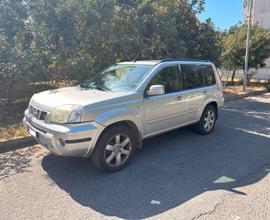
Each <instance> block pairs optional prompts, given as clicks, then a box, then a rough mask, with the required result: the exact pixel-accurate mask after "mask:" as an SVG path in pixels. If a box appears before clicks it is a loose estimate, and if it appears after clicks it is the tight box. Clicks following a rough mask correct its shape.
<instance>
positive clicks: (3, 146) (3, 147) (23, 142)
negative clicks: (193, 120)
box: [0, 90, 269, 154]
mask: <svg viewBox="0 0 270 220" xmlns="http://www.w3.org/2000/svg"><path fill="white" fill-rule="evenodd" d="M267 92H269V90H263V91H257V92H252V93H248V94H243V95H236V96H231V97H227V98H225V102H230V101H234V100H238V99H243V98H246V97H250V96H256V95H262V94H264V93H267ZM35 143H37V142H36V141H35V139H34V138H33V137H24V138H19V139H14V140H9V141H4V142H0V154H1V153H6V152H9V151H15V150H18V149H23V148H26V147H29V146H31V145H32V144H35Z"/></svg>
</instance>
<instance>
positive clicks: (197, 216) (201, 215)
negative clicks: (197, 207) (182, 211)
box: [191, 201, 223, 220]
mask: <svg viewBox="0 0 270 220" xmlns="http://www.w3.org/2000/svg"><path fill="white" fill-rule="evenodd" d="M222 203H223V201H221V202H219V203H217V204H216V205H215V206H214V208H213V209H211V210H209V211H207V212H201V213H200V214H198V215H196V216H195V217H193V218H192V219H191V220H195V219H199V218H201V217H203V216H206V215H211V214H213V213H214V212H215V211H216V209H217V208H218V206H220V205H221V204H222Z"/></svg>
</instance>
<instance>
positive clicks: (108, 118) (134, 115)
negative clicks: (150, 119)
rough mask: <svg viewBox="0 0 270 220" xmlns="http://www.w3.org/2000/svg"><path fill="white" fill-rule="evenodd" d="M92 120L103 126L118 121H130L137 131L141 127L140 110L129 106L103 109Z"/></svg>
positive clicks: (140, 129)
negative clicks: (103, 110)
mask: <svg viewBox="0 0 270 220" xmlns="http://www.w3.org/2000/svg"><path fill="white" fill-rule="evenodd" d="M94 121H96V122H98V123H100V124H102V125H104V126H105V127H107V126H109V125H111V124H114V123H117V122H120V121H131V122H133V123H134V124H135V125H136V126H137V128H138V130H139V131H142V128H143V125H142V116H141V114H140V112H139V111H136V110H134V109H129V108H118V109H113V110H109V111H105V112H103V113H101V114H100V115H98V116H97V117H96V118H95V119H94Z"/></svg>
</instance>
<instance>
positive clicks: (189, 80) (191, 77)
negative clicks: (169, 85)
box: [181, 64, 203, 90]
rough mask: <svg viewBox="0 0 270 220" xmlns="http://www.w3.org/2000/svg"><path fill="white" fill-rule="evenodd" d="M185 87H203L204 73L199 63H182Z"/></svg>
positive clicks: (186, 88)
mask: <svg viewBox="0 0 270 220" xmlns="http://www.w3.org/2000/svg"><path fill="white" fill-rule="evenodd" d="M181 70H182V74H183V84H184V89H185V90H188V89H196V88H200V87H203V75H202V73H201V70H200V66H199V65H190V64H185V65H181Z"/></svg>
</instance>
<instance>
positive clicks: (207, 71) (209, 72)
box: [201, 66, 216, 86]
mask: <svg viewBox="0 0 270 220" xmlns="http://www.w3.org/2000/svg"><path fill="white" fill-rule="evenodd" d="M201 70H202V73H203V76H204V81H205V85H206V86H211V85H215V84H216V78H215V74H214V71H213V68H212V66H201Z"/></svg>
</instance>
